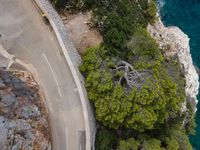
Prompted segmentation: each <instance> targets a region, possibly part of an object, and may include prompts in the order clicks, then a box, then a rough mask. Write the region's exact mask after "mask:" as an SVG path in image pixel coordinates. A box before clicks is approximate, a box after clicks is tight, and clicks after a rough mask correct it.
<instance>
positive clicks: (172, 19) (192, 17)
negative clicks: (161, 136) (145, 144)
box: [158, 0, 200, 150]
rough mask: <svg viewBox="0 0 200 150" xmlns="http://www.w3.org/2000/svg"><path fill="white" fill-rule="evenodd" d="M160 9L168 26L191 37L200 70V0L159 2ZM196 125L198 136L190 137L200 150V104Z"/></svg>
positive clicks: (191, 50)
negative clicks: (178, 29) (174, 27)
mask: <svg viewBox="0 0 200 150" xmlns="http://www.w3.org/2000/svg"><path fill="white" fill-rule="evenodd" d="M158 7H159V9H160V15H161V19H162V21H163V22H164V24H165V25H166V26H177V27H179V28H180V29H181V30H182V31H183V32H184V33H185V34H187V35H188V36H189V38H190V52H191V54H192V58H193V63H194V65H196V66H197V67H198V68H200V0H158ZM198 99H199V100H200V96H198ZM196 123H197V127H196V135H195V136H190V142H191V144H192V145H193V147H194V149H197V150H200V102H199V103H198V105H197V113H196Z"/></svg>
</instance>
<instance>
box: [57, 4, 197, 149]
mask: <svg viewBox="0 0 200 150" xmlns="http://www.w3.org/2000/svg"><path fill="white" fill-rule="evenodd" d="M54 3H55V4H56V6H57V7H59V8H64V9H66V10H70V11H75V12H77V11H80V10H81V11H82V10H86V9H92V10H93V15H94V16H93V19H92V20H93V23H94V26H95V27H97V28H98V30H99V31H100V32H101V33H102V36H103V40H104V42H103V43H102V45H101V46H100V47H97V48H90V49H88V50H87V52H86V53H85V55H84V56H83V64H82V65H81V66H80V71H81V72H82V74H83V75H84V77H85V87H86V89H87V92H88V97H89V99H90V101H91V102H92V104H93V106H94V109H95V115H96V119H97V121H99V125H100V129H99V130H98V133H97V137H96V149H98V150H110V149H118V150H126V149H127V150H130V149H132V150H133V149H143V150H151V149H152V150H164V149H169V150H171V149H173V150H176V149H191V145H190V144H189V141H188V137H187V134H189V133H191V132H193V128H194V122H193V116H194V113H193V112H194V110H192V107H193V106H191V105H190V104H187V108H188V112H186V113H182V112H181V108H182V103H183V102H184V101H185V100H186V95H185V89H184V87H185V79H184V75H183V72H182V69H181V67H180V65H179V63H177V61H173V60H172V59H170V60H167V59H165V58H164V57H163V54H162V50H160V49H159V48H158V45H157V43H156V41H155V40H154V39H153V38H152V37H151V36H150V35H149V33H148V32H147V30H146V27H147V25H148V24H149V23H150V24H153V23H154V22H155V21H156V12H157V11H156V1H155V0H131V1H130V0H68V1H67V0H54ZM175 60H176V59H175ZM121 62H125V63H124V64H122V63H121ZM125 64H126V65H125ZM135 74H136V75H135ZM129 79H130V80H129ZM129 81H130V82H131V83H132V84H131V85H133V86H130V84H129ZM185 117H188V120H189V121H188V122H186V124H185V125H184V127H183V121H184V118H185ZM109 130H111V131H109ZM126 132H128V133H126Z"/></svg>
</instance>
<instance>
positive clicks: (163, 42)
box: [148, 19, 199, 109]
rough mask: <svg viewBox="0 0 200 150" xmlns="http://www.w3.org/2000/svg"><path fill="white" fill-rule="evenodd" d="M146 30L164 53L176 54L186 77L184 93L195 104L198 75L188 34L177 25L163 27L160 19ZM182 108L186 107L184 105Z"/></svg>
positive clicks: (171, 55)
mask: <svg viewBox="0 0 200 150" xmlns="http://www.w3.org/2000/svg"><path fill="white" fill-rule="evenodd" d="M148 31H149V33H150V34H151V36H152V37H154V38H155V39H156V41H157V43H158V44H159V47H160V48H161V49H165V50H166V51H165V55H166V56H167V57H173V56H178V59H179V61H180V64H181V66H182V68H183V70H184V75H185V79H186V86H185V92H186V95H187V97H188V98H190V100H191V101H194V102H195V104H196V103H197V98H196V97H197V94H198V88H199V82H198V78H199V77H198V74H197V71H196V70H195V67H194V65H193V62H192V57H191V54H190V47H189V38H188V36H187V35H186V34H184V33H183V32H182V31H181V30H180V29H179V28H178V27H165V26H164V25H163V23H162V22H161V20H160V19H158V21H157V22H156V23H155V25H153V26H151V25H149V26H148ZM183 109H186V106H185V105H184V107H183Z"/></svg>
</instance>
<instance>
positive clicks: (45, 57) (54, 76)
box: [42, 53, 61, 96]
mask: <svg viewBox="0 0 200 150" xmlns="http://www.w3.org/2000/svg"><path fill="white" fill-rule="evenodd" d="M42 56H43V57H44V59H45V60H46V62H47V64H48V65H49V68H50V70H51V72H52V74H53V78H54V80H55V82H56V85H57V88H58V93H59V95H60V96H61V91H60V87H59V84H58V80H57V79H56V75H55V73H54V71H53V69H52V67H51V64H50V63H49V61H48V59H47V56H46V55H45V54H44V53H43V54H42Z"/></svg>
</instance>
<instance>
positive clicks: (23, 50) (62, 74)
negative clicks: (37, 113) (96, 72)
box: [0, 0, 86, 150]
mask: <svg viewBox="0 0 200 150" xmlns="http://www.w3.org/2000/svg"><path fill="white" fill-rule="evenodd" d="M0 44H1V45H2V46H3V47H4V49H6V50H7V52H9V53H10V54H12V55H15V56H16V58H18V59H20V60H22V61H23V62H25V63H27V64H32V65H33V66H34V68H35V69H36V70H37V75H38V78H39V79H40V84H41V85H42V88H43V90H44V93H45V96H46V104H47V107H48V111H49V116H50V122H51V130H52V141H53V149H54V150H85V149H86V148H85V140H86V138H85V126H84V118H83V110H82V107H81V102H80V98H79V95H78V91H77V87H76V84H75V82H74V79H73V76H72V74H71V72H70V69H69V66H68V65H67V62H66V60H65V58H64V57H63V55H62V52H61V48H60V45H59V43H58V41H57V39H56V37H55V35H54V32H53V31H52V29H51V28H50V27H49V25H47V24H45V23H44V21H43V20H42V17H41V16H40V14H39V13H38V11H37V9H36V8H35V7H34V5H33V4H32V2H31V0H0Z"/></svg>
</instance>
